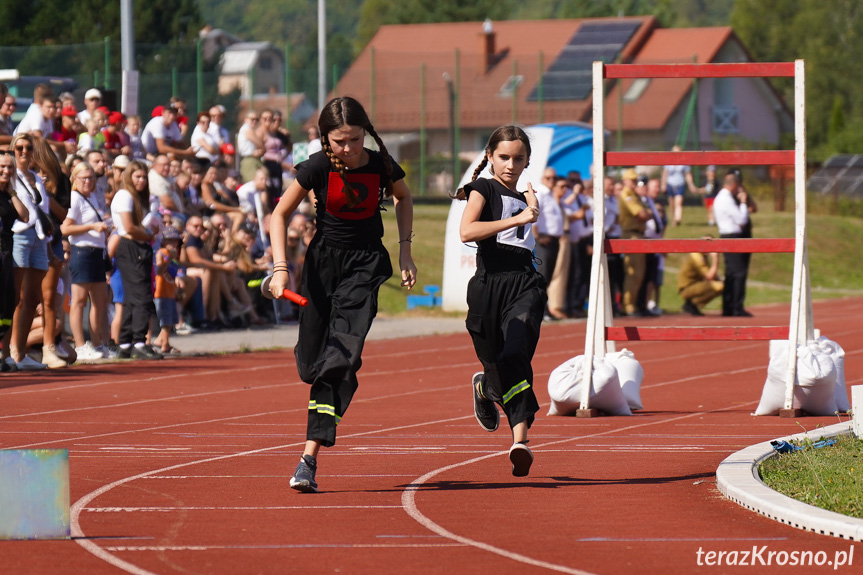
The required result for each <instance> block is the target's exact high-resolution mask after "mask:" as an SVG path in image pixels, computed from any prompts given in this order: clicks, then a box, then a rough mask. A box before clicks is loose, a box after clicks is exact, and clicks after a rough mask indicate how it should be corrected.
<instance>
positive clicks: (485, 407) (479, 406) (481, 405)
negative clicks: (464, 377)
mask: <svg viewBox="0 0 863 575" xmlns="http://www.w3.org/2000/svg"><path fill="white" fill-rule="evenodd" d="M482 376H483V372H481V371H478V372H476V373H475V374H473V378H472V379H471V387H472V388H473V414H474V415H475V416H476V421H477V423H479V426H480V427H482V428H483V429H485V430H486V431H489V432H491V431H494V430H495V429H497V426H498V425H500V413H498V411H497V406H496V405H495V404H494V402H493V401H492V400H490V399H486V398H485V397H483V396H482V395H481V392H480V391H478V390H477V385H479V387H480V389H481V388H482Z"/></svg>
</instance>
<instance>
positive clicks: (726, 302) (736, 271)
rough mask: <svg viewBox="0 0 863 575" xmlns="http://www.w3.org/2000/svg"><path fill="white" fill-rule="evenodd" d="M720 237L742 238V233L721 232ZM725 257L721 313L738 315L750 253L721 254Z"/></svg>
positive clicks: (743, 295) (744, 297)
mask: <svg viewBox="0 0 863 575" xmlns="http://www.w3.org/2000/svg"><path fill="white" fill-rule="evenodd" d="M719 237H721V238H742V237H747V236H745V235H744V234H721V235H720V236H719ZM723 255H724V257H725V287H724V288H723V290H722V315H739V314H740V313H741V312H743V311H744V309H743V300H744V299H746V276H747V275H749V260H750V259H751V258H752V254H723Z"/></svg>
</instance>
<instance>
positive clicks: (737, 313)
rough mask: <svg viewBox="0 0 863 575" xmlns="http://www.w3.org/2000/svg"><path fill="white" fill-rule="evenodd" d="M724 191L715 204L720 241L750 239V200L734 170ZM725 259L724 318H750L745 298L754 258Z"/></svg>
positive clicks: (730, 256)
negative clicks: (744, 302) (750, 265)
mask: <svg viewBox="0 0 863 575" xmlns="http://www.w3.org/2000/svg"><path fill="white" fill-rule="evenodd" d="M722 183H723V187H722V189H721V190H719V193H718V194H716V199H715V200H714V201H713V214H714V217H715V218H716V225H717V227H718V228H719V237H721V238H745V237H751V234H750V233H749V212H750V211H751V209H752V206H751V200H750V198H749V196H748V194H747V193H746V191H745V190H743V189H742V188H741V187H740V182H739V181H738V179H737V176H736V175H735V174H734V173H733V170H732V171H731V172H729V173H728V174H726V176H725V178H724V180H723V182H722ZM723 255H724V259H725V288H724V290H723V292H722V315H724V316H733V317H751V316H752V314H751V313H749V312H748V311H746V310H745V309H744V308H743V300H744V299H745V298H746V276H747V275H748V273H749V260H750V257H751V254H729V253H726V254H723Z"/></svg>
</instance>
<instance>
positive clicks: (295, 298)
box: [261, 276, 309, 307]
mask: <svg viewBox="0 0 863 575" xmlns="http://www.w3.org/2000/svg"><path fill="white" fill-rule="evenodd" d="M271 281H273V276H267V277H265V278H264V280H263V281H262V282H261V295H263V296H264V297H265V298H267V299H275V298H274V297H273V294H272V293H270V282H271ZM282 297H283V298H285V299H286V300H288V301H292V302H294V303H295V304H297V305H298V306H301V307H305V306H307V305H309V300H308V299H307V298H304V297H303V296H301V295H300V294H298V293H296V292H292V291H291V290H289V289H286V290H284V291H283V292H282Z"/></svg>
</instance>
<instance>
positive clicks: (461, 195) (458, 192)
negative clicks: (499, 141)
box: [450, 154, 488, 200]
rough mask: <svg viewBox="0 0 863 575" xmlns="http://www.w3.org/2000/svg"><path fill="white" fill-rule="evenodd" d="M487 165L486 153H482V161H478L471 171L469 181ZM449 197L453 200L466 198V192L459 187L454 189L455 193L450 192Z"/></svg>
mask: <svg viewBox="0 0 863 575" xmlns="http://www.w3.org/2000/svg"><path fill="white" fill-rule="evenodd" d="M487 165H488V155H487V154H483V156H482V161H481V162H480V163H479V165H478V166H477V167H476V169H475V170H474V171H473V176H472V177H471V179H470V181H471V182H473V181H475V180H476V179H477V178H478V177H479V175H480V174H481V173H482V171H483V170H484V169H485V167H486V166H487ZM450 197H451V198H452V199H454V200H466V199H467V194H466V193H465V191H464V188H459V189H458V190H456V192H455V194H450Z"/></svg>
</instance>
